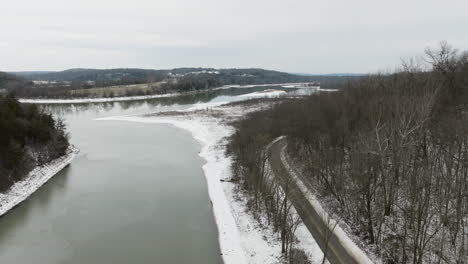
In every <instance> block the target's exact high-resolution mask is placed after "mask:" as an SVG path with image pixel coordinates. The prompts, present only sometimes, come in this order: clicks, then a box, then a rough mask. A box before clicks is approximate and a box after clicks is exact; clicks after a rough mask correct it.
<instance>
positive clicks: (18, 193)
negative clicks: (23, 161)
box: [0, 146, 79, 216]
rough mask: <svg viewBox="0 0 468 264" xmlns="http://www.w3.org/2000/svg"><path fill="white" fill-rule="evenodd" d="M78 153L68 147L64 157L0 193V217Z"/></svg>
mask: <svg viewBox="0 0 468 264" xmlns="http://www.w3.org/2000/svg"><path fill="white" fill-rule="evenodd" d="M78 152H79V150H78V149H77V148H75V147H72V146H70V148H69V149H68V150H67V154H66V155H65V156H63V157H60V158H58V159H55V160H53V161H51V162H49V163H47V164H46V165H44V166H42V167H37V168H35V169H34V170H32V171H31V172H30V173H29V174H28V176H26V177H25V178H24V179H23V180H21V181H19V182H16V183H15V184H14V185H13V186H12V187H11V188H10V189H9V190H8V191H7V192H5V193H0V216H2V215H4V214H6V213H7V212H8V211H10V210H11V209H13V208H14V207H15V206H17V205H18V204H20V203H21V202H23V201H24V200H26V199H27V198H28V197H29V196H31V195H32V194H33V193H34V192H35V191H37V190H38V189H39V188H40V187H41V186H42V185H44V184H45V183H46V182H48V181H49V180H50V179H51V178H52V177H54V176H55V175H56V174H57V173H58V172H60V171H61V170H62V169H63V168H65V167H66V166H68V165H69V164H70V163H71V162H72V161H73V159H74V158H75V157H76V155H77V154H78Z"/></svg>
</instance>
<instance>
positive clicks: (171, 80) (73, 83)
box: [0, 68, 359, 98]
mask: <svg viewBox="0 0 468 264" xmlns="http://www.w3.org/2000/svg"><path fill="white" fill-rule="evenodd" d="M19 76H22V77H16V78H17V81H16V82H15V83H13V82H10V85H9V86H8V87H5V88H6V89H7V91H8V92H9V93H12V94H14V95H16V96H18V97H23V98H75V97H94V96H96V94H94V93H87V92H86V89H91V88H97V87H111V86H112V87H115V86H121V87H124V86H128V85H133V84H147V86H146V89H130V88H128V89H127V88H126V89H125V91H124V93H123V94H122V93H121V94H119V96H137V95H151V94H162V93H169V92H194V91H200V90H206V89H210V88H214V87H220V86H223V85H246V84H274V83H290V82H320V83H322V88H336V87H337V86H338V85H339V84H341V83H343V82H344V81H346V80H348V79H350V78H351V79H355V78H359V77H358V76H302V75H295V74H289V73H284V72H277V71H268V70H263V69H221V70H216V69H207V68H179V69H174V70H143V69H111V70H94V69H72V70H67V71H62V72H52V73H24V74H19ZM28 77H29V78H33V79H34V80H42V81H44V82H43V83H35V84H33V83H32V82H31V81H28V80H27V79H22V78H28ZM0 87H1V86H0ZM122 89H124V88H122ZM77 91H79V92H77ZM103 96H105V97H114V96H116V95H115V93H114V91H112V90H111V89H110V90H109V92H106V93H104V95H103Z"/></svg>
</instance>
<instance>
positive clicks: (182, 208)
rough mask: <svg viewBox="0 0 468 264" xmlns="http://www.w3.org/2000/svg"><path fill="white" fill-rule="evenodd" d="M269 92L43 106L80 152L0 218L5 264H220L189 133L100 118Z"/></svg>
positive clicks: (0, 254) (242, 90)
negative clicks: (59, 120)
mask: <svg viewBox="0 0 468 264" xmlns="http://www.w3.org/2000/svg"><path fill="white" fill-rule="evenodd" d="M267 88H271V87H254V88H237V89H226V90H219V91H214V92H208V93H204V94H199V95H192V96H181V97H175V98H161V99H152V100H146V101H135V102H116V103H99V104H74V105H49V106H43V108H44V109H45V110H46V111H50V112H52V113H53V114H55V115H57V116H61V117H62V118H63V119H64V120H65V122H66V124H67V127H68V131H69V132H70V136H71V142H72V144H74V145H75V146H77V147H78V148H79V149H80V150H81V152H80V154H79V156H78V157H77V158H76V159H75V160H74V161H73V163H72V164H71V166H70V167H68V168H66V169H64V170H63V171H61V172H60V173H59V174H57V175H56V176H55V177H54V178H53V179H51V180H50V181H49V182H48V184H46V185H45V186H43V187H42V188H41V189H39V190H38V191H37V192H36V193H35V194H34V195H32V196H31V197H30V198H29V199H28V200H26V201H25V202H23V203H22V204H21V205H20V206H19V207H17V208H15V209H14V210H12V211H10V212H9V213H7V214H6V215H5V216H3V217H1V218H0V263H2V264H3V263H12V264H13V263H14V264H28V263H41V264H58V263H61V264H83V263H86V264H94V263H96V264H104V263H112V264H119V263H122V264H123V263H126V264H127V263H136V264H139V263H165V264H166V263H203V264H205V263H222V258H221V256H220V253H219V246H218V240H217V228H216V223H215V221H214V217H213V212H212V208H211V203H210V198H209V196H208V191H207V187H206V181H205V178H204V175H203V171H202V169H201V167H202V165H203V164H204V160H202V159H201V158H200V157H199V156H198V152H199V151H200V145H199V144H198V143H197V142H196V141H195V140H194V139H193V138H192V137H191V135H190V133H189V132H187V131H183V130H180V129H178V128H175V127H173V126H170V125H164V124H140V123H128V122H119V121H114V122H103V121H95V120H94V119H96V118H100V117H107V116H114V115H128V114H139V113H150V112H158V111H169V110H182V109H187V108H189V107H191V106H193V104H196V103H206V102H228V101H235V100H242V99H245V98H246V97H239V96H238V95H241V94H245V93H251V92H255V91H260V90H263V89H267ZM275 89H277V87H275Z"/></svg>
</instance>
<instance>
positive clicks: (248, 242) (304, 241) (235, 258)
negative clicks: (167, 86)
mask: <svg viewBox="0 0 468 264" xmlns="http://www.w3.org/2000/svg"><path fill="white" fill-rule="evenodd" d="M204 107H205V109H206V105H205V106H204ZM260 107H261V106H260ZM200 109H201V108H200V107H194V108H193V109H191V113H190V111H189V112H188V113H187V112H179V113H180V114H177V112H175V114H171V115H161V114H155V115H145V116H120V117H108V118H102V119H99V120H120V121H131V122H142V123H166V124H172V125H174V126H176V127H179V128H182V129H185V130H188V131H190V132H191V133H192V135H193V137H194V138H195V139H196V140H197V141H199V142H200V143H201V145H202V149H201V152H200V156H201V157H202V158H204V159H205V160H206V164H205V165H204V166H203V171H204V173H205V177H206V180H207V184H208V192H209V196H210V199H211V201H212V203H213V212H214V216H215V220H216V223H217V226H218V233H219V234H218V239H219V244H220V249H221V253H222V257H223V260H224V262H225V263H226V264H242V263H252V264H254V263H255V264H257V263H265V264H269V263H281V262H282V260H281V243H280V239H279V237H278V234H275V233H274V232H273V230H271V229H270V228H268V227H264V226H261V225H260V223H259V222H258V221H257V220H256V219H254V217H253V216H252V215H251V214H249V213H247V211H246V203H247V198H246V197H245V196H244V195H243V194H242V192H239V190H238V185H237V184H236V183H233V182H230V181H229V180H230V179H231V177H232V171H231V165H232V160H231V158H230V157H228V156H226V154H225V153H226V152H225V145H226V137H227V136H229V135H231V134H232V133H233V132H234V128H233V127H231V126H229V125H227V124H226V121H225V120H226V117H227V118H228V119H229V118H230V119H232V118H237V117H239V116H242V115H243V114H244V113H245V111H246V110H245V109H243V108H242V107H223V106H219V105H213V107H212V108H211V109H210V110H208V111H207V112H208V113H210V112H211V113H214V112H216V113H217V114H219V113H220V112H221V113H224V115H225V116H224V118H222V117H215V116H214V115H209V114H206V113H205V114H203V113H201V112H203V111H201V112H200ZM254 109H259V108H258V107H257V108H252V107H250V108H249V110H248V111H253V110H254ZM205 111H206V110H205ZM296 236H297V238H298V240H299V243H298V244H297V245H296V247H298V248H301V249H303V250H304V252H306V254H307V255H308V257H309V260H310V262H311V263H314V264H315V263H317V264H318V263H321V260H322V257H323V253H322V252H321V250H320V248H319V246H318V245H317V243H316V242H315V240H314V239H313V237H312V235H311V234H310V233H309V231H308V230H307V228H306V227H305V226H304V225H303V224H301V225H300V226H299V227H298V230H297V232H296Z"/></svg>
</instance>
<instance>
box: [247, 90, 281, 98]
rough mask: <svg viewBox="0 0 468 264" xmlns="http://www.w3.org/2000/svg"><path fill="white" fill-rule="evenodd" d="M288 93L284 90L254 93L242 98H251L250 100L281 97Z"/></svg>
mask: <svg viewBox="0 0 468 264" xmlns="http://www.w3.org/2000/svg"><path fill="white" fill-rule="evenodd" d="M285 94H286V92H285V91H282V90H273V89H270V90H265V91H262V92H254V93H249V94H243V95H241V96H242V97H250V98H257V97H279V96H282V95H285Z"/></svg>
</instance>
